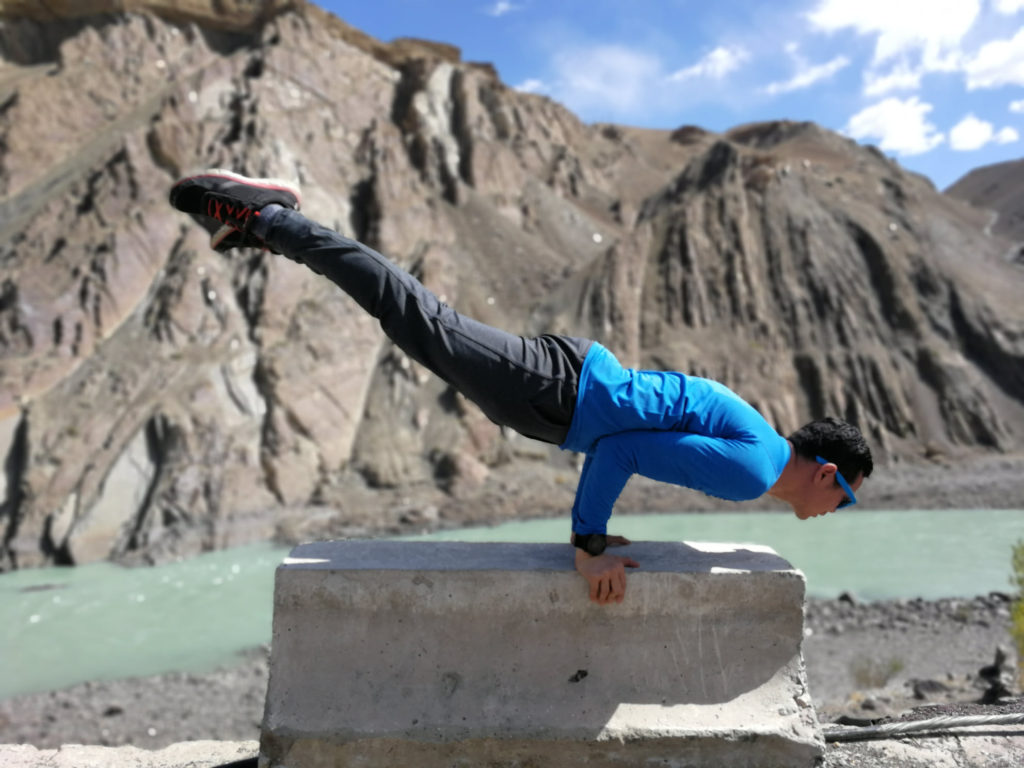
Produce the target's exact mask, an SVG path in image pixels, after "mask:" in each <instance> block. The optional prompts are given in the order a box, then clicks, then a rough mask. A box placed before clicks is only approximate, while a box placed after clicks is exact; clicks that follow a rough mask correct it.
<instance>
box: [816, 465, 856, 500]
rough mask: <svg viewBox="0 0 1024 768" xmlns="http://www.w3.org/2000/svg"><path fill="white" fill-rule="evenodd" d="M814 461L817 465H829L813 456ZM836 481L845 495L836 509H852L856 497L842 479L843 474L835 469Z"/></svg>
mask: <svg viewBox="0 0 1024 768" xmlns="http://www.w3.org/2000/svg"><path fill="white" fill-rule="evenodd" d="M814 458H815V460H816V461H817V462H818V463H819V464H829V463H830V462H828V461H825V459H823V458H821V456H815V457H814ZM836 480H838V481H839V487H840V488H842V489H843V492H844V493H845V494H846V498H845V499H843V500H842V501H840V502H839V506H837V507H836V509H842V508H843V507H852V506H853V505H854V504H856V503H857V497H856V496H854V495H853V490H852V489H851V488H850V484H849V483H848V482H846V478H845V477H843V473H842V472H840V471H839V469H838V468H837V469H836Z"/></svg>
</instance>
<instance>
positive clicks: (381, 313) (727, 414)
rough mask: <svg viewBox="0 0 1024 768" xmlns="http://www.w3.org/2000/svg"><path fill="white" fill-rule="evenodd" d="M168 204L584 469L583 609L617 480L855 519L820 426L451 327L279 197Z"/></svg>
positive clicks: (601, 584) (204, 176)
mask: <svg viewBox="0 0 1024 768" xmlns="http://www.w3.org/2000/svg"><path fill="white" fill-rule="evenodd" d="M170 201H171V204H172V205H173V206H174V207H175V208H177V209H178V210H180V211H183V212H185V213H188V214H190V215H191V216H192V217H193V218H195V219H196V220H197V221H199V222H200V223H201V224H203V225H204V226H206V227H207V229H209V230H210V231H211V232H212V233H213V235H212V238H211V245H212V246H213V248H215V249H216V250H219V251H223V250H227V249H229V248H236V247H254V248H268V249H270V250H272V251H274V252H275V253H281V254H283V255H285V256H286V257H288V258H290V259H292V260H293V261H297V262H299V263H300V264H305V265H306V266H307V267H309V268H310V269H312V270H313V271H315V272H317V273H319V274H322V275H324V276H325V277H327V278H329V279H330V280H332V281H333V282H334V283H335V284H337V285H338V286H339V287H340V288H342V290H344V291H345V292H346V293H348V294H349V295H350V296H351V297H352V298H353V299H354V300H355V301H356V302H357V303H359V305H360V306H362V307H363V308H364V309H365V310H366V311H367V312H369V313H370V314H371V315H372V316H373V317H375V318H377V319H378V320H379V321H380V325H381V328H382V329H383V330H384V332H385V333H386V334H387V335H388V337H389V338H391V340H392V341H394V343H395V344H397V345H398V346H399V347H400V348H401V349H402V350H403V351H404V352H405V353H406V354H407V355H409V356H410V357H412V358H413V359H414V360H416V361H418V362H419V363H421V364H422V365H424V366H426V367H427V368H429V369H430V370H431V371H433V372H434V373H436V374H437V375H438V376H440V377H441V378H442V379H444V380H445V381H446V382H448V383H449V384H451V385H452V386H453V387H455V388H456V389H458V390H459V391H460V392H462V394H464V395H465V396H466V397H468V398H469V399H470V400H473V401H474V402H475V403H476V404H477V405H478V406H479V407H480V408H481V409H482V410H483V412H484V413H485V414H487V416H488V417H489V418H490V419H492V420H493V421H494V422H496V423H498V424H501V425H504V426H508V427H511V428H512V429H515V430H516V431H518V432H520V433H521V434H523V435H526V436H527V437H532V438H535V439H537V440H543V441H545V442H549V443H554V444H555V445H558V446H560V447H561V448H563V449H564V450H572V451H580V452H583V453H585V454H586V460H585V462H584V464H583V471H582V474H581V476H580V482H579V487H578V489H577V491H576V500H575V503H574V504H573V509H572V543H573V544H574V545H575V547H576V554H575V557H576V569H577V570H578V571H579V573H580V574H581V575H582V576H583V577H584V578H585V579H586V581H587V583H588V584H589V586H590V598H591V600H593V601H595V602H597V603H602V604H607V603H611V602H621V601H622V599H623V596H624V595H625V590H626V572H625V568H626V567H636V566H637V565H638V564H637V563H636V561H634V560H633V559H632V558H630V557H623V556H617V555H612V554H610V553H607V552H605V547H606V546H607V545H609V544H610V545H613V546H622V545H626V544H628V543H629V542H628V541H627V540H626V539H624V538H623V537H621V536H608V535H607V531H606V526H607V523H608V519H609V517H610V516H611V512H612V505H613V504H614V503H615V500H616V499H617V498H618V496H619V494H620V493H621V491H622V489H623V487H624V486H625V484H626V481H627V480H628V479H629V476H630V475H632V474H641V475H644V476H646V477H650V478H653V479H655V480H662V481H665V482H669V483H674V484H677V485H682V486H685V487H689V488H696V489H697V490H700V491H703V492H704V493H707V494H709V495H712V496H719V497H722V498H726V499H732V500H736V501H743V500H748V499H756V498H758V497H759V496H761V495H763V494H768V495H769V496H773V497H775V498H777V499H781V500H782V501H785V502H787V503H789V504H790V505H791V506H792V507H793V511H794V513H795V514H796V516H797V517H798V518H799V519H801V520H806V519H807V518H810V517H816V516H818V515H823V514H826V513H828V512H831V511H833V510H836V509H839V508H841V507H844V506H847V505H850V504H854V503H856V496H855V495H854V492H855V491H856V490H857V489H858V488H859V487H860V484H861V483H862V482H863V480H864V478H866V477H867V476H868V475H870V474H871V470H872V466H873V465H872V459H871V451H870V449H869V448H868V446H867V443H866V442H865V440H864V438H863V436H862V435H861V433H860V432H859V431H858V430H857V428H856V427H853V426H851V425H849V424H846V423H844V422H841V421H838V420H836V419H823V420H819V421H815V422H812V423H810V424H808V425H806V426H804V427H803V428H802V429H800V430H798V431H797V432H795V433H794V434H792V435H791V436H790V437H789V438H788V439H786V438H783V437H782V436H781V435H779V434H778V433H777V432H776V431H775V430H774V429H773V428H772V427H771V425H769V424H768V422H767V421H765V419H764V418H763V417H762V416H761V415H760V414H759V413H758V412H757V411H756V410H754V408H752V407H751V406H750V405H749V404H748V403H746V402H745V401H743V400H742V399H741V398H740V397H739V396H738V395H736V394H735V393H733V392H732V391H731V390H729V389H728V388H726V387H725V386H723V385H721V384H719V383H718V382H714V381H710V380H708V379H702V378H698V377H695V376H687V375H685V374H682V373H676V372H672V371H636V370H632V369H627V368H623V367H622V366H621V365H620V364H619V362H618V361H617V360H616V359H615V357H614V356H613V355H612V353H611V352H609V351H608V350H607V349H605V348H604V347H603V346H601V345H600V344H598V343H597V342H595V341H591V340H588V339H580V338H572V337H567V336H552V335H543V336H538V337H536V338H524V337H522V336H515V335H513V334H509V333H506V332H504V331H501V330H499V329H497V328H492V327H490V326H487V325H484V324H483V323H479V322H477V321H476V320H473V319H471V318H468V317H465V316H463V315H461V314H459V313H458V312H456V311H455V310H453V309H452V308H451V307H448V306H447V305H445V304H443V303H442V302H441V301H439V300H438V298H437V297H436V296H434V295H433V294H432V293H431V292H430V291H428V290H427V289H426V288H425V287H424V286H423V285H422V284H420V283H419V281H417V280H416V279H415V278H413V277H412V276H411V275H409V274H408V273H407V272H405V271H403V270H402V269H400V268H399V267H398V266H396V265H395V264H393V263H392V262H390V261H388V260H387V259H386V258H384V257H383V256H382V255H380V254H379V253H377V252H376V251H373V250H371V249H370V248H368V247H366V246H365V245H363V244H361V243H358V242H356V241H355V240H351V239H349V238H346V237H343V236H342V235H339V234H338V233H336V232H333V231H331V230H329V229H326V228H325V227H322V226H320V225H319V224H317V223H315V222H312V221H310V220H309V219H306V218H305V217H304V216H302V215H301V214H300V213H298V207H299V192H298V190H297V189H296V188H295V187H293V186H292V185H290V184H288V183H287V182H282V181H278V180H274V179H250V178H246V177H244V176H240V175H238V174H235V173H232V172H230V171H222V170H211V171H206V172H203V173H200V174H197V175H195V176H190V177H186V178H184V179H181V180H179V181H178V182H177V183H176V184H175V185H174V186H173V187H172V188H171V193H170Z"/></svg>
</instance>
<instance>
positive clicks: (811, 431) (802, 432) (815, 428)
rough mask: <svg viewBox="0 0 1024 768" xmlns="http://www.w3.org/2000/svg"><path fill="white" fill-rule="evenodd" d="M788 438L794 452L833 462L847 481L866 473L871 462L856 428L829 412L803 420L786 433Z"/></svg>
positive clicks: (868, 472) (871, 467) (866, 445)
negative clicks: (794, 430)
mask: <svg viewBox="0 0 1024 768" xmlns="http://www.w3.org/2000/svg"><path fill="white" fill-rule="evenodd" d="M789 441H790V442H791V443H792V444H793V450H794V451H796V453H797V455H798V456H802V457H804V458H805V459H810V460H811V461H815V459H816V457H818V456H821V458H823V459H825V461H830V462H832V463H833V464H835V465H836V466H837V467H838V468H839V471H840V472H842V474H843V477H845V478H846V481H847V482H848V483H852V482H854V481H855V480H856V479H857V477H858V476H859V475H860V474H862V473H863V475H864V477H868V476H869V475H870V474H871V470H872V469H874V466H875V465H874V462H873V461H872V459H871V449H870V448H868V443H867V440H865V439H864V435H862V434H861V433H860V430H859V429H857V428H856V427H855V426H853V425H852V424H847V423H846V422H845V421H842V420H840V419H834V418H832V417H831V416H826V417H825V418H824V419H818V420H817V421H812V422H811V423H810V424H804V426H802V427H800V429H798V430H797V431H796V432H794V433H793V434H792V435H790V436H789Z"/></svg>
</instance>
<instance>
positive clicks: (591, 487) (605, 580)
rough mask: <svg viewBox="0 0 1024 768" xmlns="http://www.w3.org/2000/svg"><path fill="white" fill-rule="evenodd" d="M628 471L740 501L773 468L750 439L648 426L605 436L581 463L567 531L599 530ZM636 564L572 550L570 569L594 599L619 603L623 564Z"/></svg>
mask: <svg viewBox="0 0 1024 768" xmlns="http://www.w3.org/2000/svg"><path fill="white" fill-rule="evenodd" d="M633 474H641V475H644V476H646V477H650V478H652V479H654V480H661V481H664V482H668V483H674V484H676V485H682V486H686V487H690V488H696V489H698V490H700V491H703V492H705V493H709V494H712V495H714V496H720V497H722V498H727V499H734V500H744V499H752V498H757V497H758V496H760V495H762V494H763V493H764V492H765V491H766V490H767V489H768V488H769V487H770V486H771V483H773V482H774V480H775V475H776V474H777V473H776V472H775V470H774V468H773V467H772V466H771V462H770V460H769V457H768V455H767V453H766V452H765V451H764V450H763V448H762V447H761V446H759V444H758V443H757V442H756V441H747V440H739V439H729V438H724V437H708V436H707V435H696V434H692V433H685V432H657V431H654V430H643V431H632V432H622V433H620V434H616V435H609V436H608V437H605V438H603V439H602V440H600V441H599V442H598V443H597V445H596V446H595V449H594V451H593V452H592V453H591V454H589V455H588V456H587V459H586V462H585V463H584V465H583V472H582V474H581V475H580V483H579V487H578V488H577V490H576V500H575V502H574V504H573V514H572V529H573V533H574V534H595V533H597V534H604V533H605V531H606V528H607V525H608V519H609V517H610V516H611V512H612V506H613V505H614V503H615V501H616V499H617V498H618V497H619V494H620V493H621V492H622V489H623V488H624V487H625V485H626V481H627V480H628V479H629V477H630V475H633ZM609 543H611V538H609ZM636 566H637V562H636V561H635V560H633V559H632V558H628V557H625V558H624V557H619V556H617V555H611V554H608V553H607V552H605V553H604V554H601V555H597V556H593V555H590V554H588V553H587V552H584V551H583V550H580V549H577V550H576V570H577V571H579V573H580V575H581V576H583V578H584V579H586V581H587V583H588V584H589V586H590V599H591V600H593V601H594V602H597V603H602V604H607V603H612V602H621V601H622V598H623V596H624V594H625V589H626V572H625V569H626V568H627V567H636Z"/></svg>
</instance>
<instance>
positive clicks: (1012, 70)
mask: <svg viewBox="0 0 1024 768" xmlns="http://www.w3.org/2000/svg"><path fill="white" fill-rule="evenodd" d="M964 72H965V74H966V75H967V90H969V91H973V90H975V89H977V88H998V87H1000V86H1003V85H1024V28H1021V29H1020V30H1018V32H1017V34H1016V35H1014V36H1013V37H1012V38H1011V39H1009V40H993V41H992V42H989V43H985V45H983V46H981V48H979V49H978V52H977V53H976V54H974V56H972V57H970V58H969V59H968V60H967V61H966V62H965V64H964Z"/></svg>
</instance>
